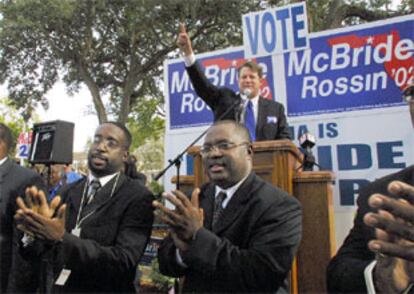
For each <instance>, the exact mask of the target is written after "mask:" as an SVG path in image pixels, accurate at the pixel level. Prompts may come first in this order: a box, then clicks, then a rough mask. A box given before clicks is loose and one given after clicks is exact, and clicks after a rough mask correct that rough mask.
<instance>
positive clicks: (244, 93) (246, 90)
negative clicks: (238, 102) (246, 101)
mask: <svg viewBox="0 0 414 294" xmlns="http://www.w3.org/2000/svg"><path fill="white" fill-rule="evenodd" d="M242 94H243V95H245V96H246V97H247V98H249V97H250V95H251V94H252V90H251V89H249V88H246V89H243V91H242Z"/></svg>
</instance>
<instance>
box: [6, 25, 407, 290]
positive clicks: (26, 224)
mask: <svg viewBox="0 0 414 294" xmlns="http://www.w3.org/2000/svg"><path fill="white" fill-rule="evenodd" d="M177 46H178V47H179V48H180V50H181V52H182V53H183V56H184V60H185V64H186V66H187V72H188V74H189V77H190V79H191V82H192V84H193V86H194V88H195V90H196V92H197V94H198V95H199V96H200V97H201V98H202V99H203V100H204V101H205V102H206V103H207V104H208V105H209V106H210V107H211V109H212V110H213V112H214V115H215V122H214V124H213V125H212V126H211V127H210V128H209V129H208V131H207V133H206V136H205V138H204V142H203V144H202V147H201V149H200V154H201V157H202V160H203V165H204V167H205V172H206V175H207V177H208V179H209V182H208V183H207V184H204V185H203V186H202V187H198V188H196V189H195V190H194V191H192V193H191V195H185V194H184V193H183V192H182V191H179V190H174V191H171V192H166V193H163V195H162V197H163V199H164V200H166V201H167V202H169V203H170V204H171V205H166V204H165V202H164V201H161V200H160V199H155V197H154V195H153V194H152V193H151V191H149V190H148V188H146V186H145V181H146V179H145V176H143V175H142V174H141V173H139V172H138V171H137V170H136V164H135V163H136V158H134V157H131V156H130V155H129V148H130V145H131V141H132V138H131V134H130V132H129V130H128V129H127V128H126V127H125V126H124V125H122V124H120V123H117V122H106V123H103V124H101V125H100V126H98V128H97V129H96V131H95V134H94V137H93V142H92V144H91V146H90V148H89V151H88V159H87V162H88V173H87V175H86V176H83V177H82V176H78V175H76V174H74V173H73V171H72V170H71V168H70V166H68V165H53V166H52V167H51V173H50V174H51V176H50V179H49V183H45V181H44V179H42V177H40V175H39V174H37V173H36V172H34V171H32V170H30V169H28V168H24V167H21V166H19V165H17V164H16V163H15V162H14V161H13V160H12V159H11V158H9V156H8V154H9V153H10V151H11V150H12V148H13V141H14V138H13V136H12V134H11V131H10V129H9V127H8V126H7V125H5V124H0V184H1V186H0V192H1V193H0V205H1V207H0V208H1V210H0V213H1V214H0V217H1V223H0V226H1V232H0V233H1V239H0V242H1V248H0V249H1V260H0V266H1V272H0V277H1V279H0V281H1V293H36V292H37V293H101V292H111V293H134V292H136V290H137V289H136V287H135V286H136V285H134V279H135V276H136V269H137V264H138V262H139V261H140V259H141V258H142V256H143V253H144V250H145V247H146V245H147V243H148V241H149V238H150V235H151V228H152V224H153V221H154V215H156V216H157V217H159V218H160V220H161V221H162V222H163V223H165V224H166V225H168V231H169V234H168V236H167V237H166V238H165V239H164V240H163V242H162V243H161V245H160V248H159V251H158V257H157V258H158V261H159V265H160V271H161V273H163V274H165V275H168V276H171V277H180V278H181V277H184V279H182V280H181V281H182V287H181V291H183V292H198V293H228V292H236V293H242V292H250V293H275V292H277V293H287V292H288V291H289V288H288V273H289V271H290V269H291V267H292V262H293V260H294V257H295V255H296V252H297V249H298V247H299V245H300V240H301V235H302V212H301V205H300V203H299V202H298V201H297V200H296V198H295V197H292V196H291V195H288V194H287V193H286V192H284V191H282V190H281V189H278V188H277V187H274V186H272V185H271V184H270V183H267V182H266V181H264V180H263V179H261V178H260V177H258V176H257V175H256V174H255V172H254V171H253V169H252V168H253V155H254V154H253V148H252V143H253V142H254V141H261V140H275V139H289V132H288V125H287V121H286V116H285V113H284V107H283V105H282V104H280V103H277V102H273V101H269V100H266V99H263V97H261V96H260V83H261V79H262V73H261V69H260V67H259V66H258V65H257V64H255V63H254V62H247V63H245V64H243V65H242V66H241V67H240V69H239V90H240V92H239V93H236V92H234V91H232V90H229V89H226V88H217V87H215V86H214V85H212V84H211V83H210V82H209V81H208V80H207V79H206V77H205V76H204V74H203V71H202V70H201V69H200V65H199V64H198V63H197V61H196V60H195V57H194V54H193V50H192V44H191V40H190V38H189V36H188V34H187V32H186V30H185V27H184V26H183V25H180V32H179V35H178V38H177ZM410 89H411V90H409V91H408V92H407V93H406V96H407V97H411V98H412V97H413V96H414V93H412V92H413V90H412V88H410ZM408 100H409V99H408ZM408 104H409V108H410V114H411V116H412V118H413V126H414V99H411V100H409V101H408ZM229 108H230V110H231V111H228V109H229ZM413 171H414V169H413V167H409V168H407V169H404V170H403V171H400V172H398V173H396V174H393V175H390V176H387V177H385V178H382V179H379V180H377V181H375V182H373V183H372V184H370V185H368V186H367V187H366V188H365V189H364V190H363V192H362V193H361V195H360V197H359V199H358V212H357V215H356V218H355V224H354V227H353V228H352V230H351V232H350V234H349V236H348V237H347V238H346V240H345V242H344V244H343V245H342V247H341V248H340V249H339V251H338V253H337V255H336V256H335V257H334V258H333V260H332V261H331V263H330V265H329V267H328V269H327V284H328V285H327V287H328V291H329V292H331V293H342V292H353V293H355V292H358V293H361V292H362V293H363V292H369V293H375V292H379V293H380V292H383V293H409V292H410V291H411V292H412V291H414V289H413V283H414V187H413V186H412V185H413V184H414V173H413ZM47 187H49V188H47Z"/></svg>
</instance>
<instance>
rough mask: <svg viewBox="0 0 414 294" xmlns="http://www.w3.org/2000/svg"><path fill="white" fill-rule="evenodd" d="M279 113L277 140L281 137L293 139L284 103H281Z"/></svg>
mask: <svg viewBox="0 0 414 294" xmlns="http://www.w3.org/2000/svg"><path fill="white" fill-rule="evenodd" d="M279 106H280V107H279V115H278V123H277V126H278V127H277V133H276V138H275V139H276V140H281V139H289V140H292V138H291V136H290V132H289V125H288V123H287V119H286V114H285V107H284V106H283V104H280V103H279Z"/></svg>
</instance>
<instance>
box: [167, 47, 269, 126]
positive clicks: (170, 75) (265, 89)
mask: <svg viewBox="0 0 414 294" xmlns="http://www.w3.org/2000/svg"><path fill="white" fill-rule="evenodd" d="M197 60H198V62H199V63H200V64H201V66H202V68H203V70H204V73H205V75H206V77H207V79H208V80H209V81H211V83H212V84H214V85H215V86H217V87H227V88H230V89H233V90H234V91H235V92H237V91H238V68H239V67H240V65H242V64H243V63H244V62H246V61H247V60H246V59H245V58H244V53H243V50H241V49H240V48H235V49H232V50H227V51H226V52H225V53H221V52H213V53H212V54H209V55H207V56H206V55H204V57H202V56H197ZM252 60H254V61H256V62H257V63H258V64H260V65H261V66H262V68H263V74H264V77H265V79H264V80H263V82H262V87H261V95H262V96H263V97H265V98H268V99H273V95H272V93H274V79H273V68H272V61H271V57H262V58H257V59H252ZM165 71H166V72H165V75H166V81H167V82H166V84H167V87H166V96H167V97H168V99H167V107H168V110H169V111H168V116H167V118H168V120H169V128H170V129H180V128H188V127H197V126H203V125H208V124H210V123H211V122H212V121H213V113H212V112H211V110H210V108H209V107H208V106H207V104H206V103H204V101H203V100H202V99H201V98H200V97H198V95H197V94H196V93H195V91H194V89H193V86H192V84H191V80H190V78H189V76H188V74H187V72H186V70H185V65H184V62H183V61H182V59H177V60H172V61H168V62H167V63H166V66H165Z"/></svg>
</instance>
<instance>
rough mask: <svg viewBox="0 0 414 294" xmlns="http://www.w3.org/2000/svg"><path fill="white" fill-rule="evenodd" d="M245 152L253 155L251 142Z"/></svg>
mask: <svg viewBox="0 0 414 294" xmlns="http://www.w3.org/2000/svg"><path fill="white" fill-rule="evenodd" d="M247 153H248V154H249V155H251V156H253V145H252V144H249V145H247Z"/></svg>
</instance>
